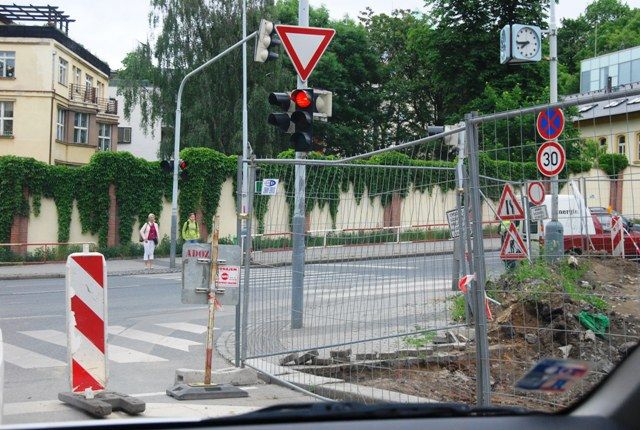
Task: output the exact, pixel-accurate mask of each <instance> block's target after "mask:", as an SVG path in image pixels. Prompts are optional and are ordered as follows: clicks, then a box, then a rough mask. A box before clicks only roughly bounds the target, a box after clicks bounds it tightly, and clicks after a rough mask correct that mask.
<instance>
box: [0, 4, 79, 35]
mask: <svg viewBox="0 0 640 430" xmlns="http://www.w3.org/2000/svg"><path fill="white" fill-rule="evenodd" d="M0 21H2V22H3V23H5V24H13V23H14V22H15V21H41V22H50V23H54V24H56V25H57V26H58V27H59V28H60V30H64V32H65V33H66V34H69V23H70V22H75V19H71V17H70V16H69V15H67V14H65V13H64V11H62V10H59V9H58V6H51V5H47V6H34V5H32V4H30V5H28V6H27V5H17V4H15V3H14V4H0Z"/></svg>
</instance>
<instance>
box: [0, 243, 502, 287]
mask: <svg viewBox="0 0 640 430" xmlns="http://www.w3.org/2000/svg"><path fill="white" fill-rule="evenodd" d="M484 243H485V246H484V248H485V251H499V250H500V239H499V238H486V239H484ZM452 252H453V241H451V240H436V241H428V242H401V243H380V244H372V245H350V246H343V245H338V246H327V247H313V248H307V249H306V253H305V262H306V263H331V262H340V261H359V260H371V259H379V258H400V257H408V256H421V255H438V254H451V253H452ZM292 254H293V252H292V250H291V249H285V250H265V251H254V252H252V253H251V257H252V259H251V263H252V265H256V266H271V267H275V266H286V265H290V264H291V259H292ZM154 266H155V267H154V268H153V270H146V269H145V268H144V262H143V261H142V259H141V258H138V259H126V260H116V259H114V260H107V273H108V274H109V276H124V275H139V274H149V273H150V274H158V273H179V272H181V271H182V259H181V258H180V257H177V258H176V268H175V269H171V268H169V258H167V257H165V258H156V259H155V260H154ZM65 272H66V267H65V263H64V262H52V263H40V264H38V263H35V264H34V263H30V264H16V265H0V280H9V279H38V278H64V276H65Z"/></svg>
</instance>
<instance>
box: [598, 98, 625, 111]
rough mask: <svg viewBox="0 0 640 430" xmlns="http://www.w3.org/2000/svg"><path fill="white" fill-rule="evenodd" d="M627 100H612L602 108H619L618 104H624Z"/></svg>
mask: <svg viewBox="0 0 640 430" xmlns="http://www.w3.org/2000/svg"><path fill="white" fill-rule="evenodd" d="M626 101H627V99H620V100H614V101H612V102H609V103H608V104H606V105H604V106H603V108H605V109H608V108H613V107H616V106H619V105H620V104H622V103H624V102H626Z"/></svg>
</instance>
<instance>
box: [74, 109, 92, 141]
mask: <svg viewBox="0 0 640 430" xmlns="http://www.w3.org/2000/svg"><path fill="white" fill-rule="evenodd" d="M88 134H89V114H87V113H81V112H76V117H75V120H74V122H73V143H87V142H88V140H87V135H88Z"/></svg>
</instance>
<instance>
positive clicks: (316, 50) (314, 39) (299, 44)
mask: <svg viewBox="0 0 640 430" xmlns="http://www.w3.org/2000/svg"><path fill="white" fill-rule="evenodd" d="M276 32H277V33H278V36H280V40H282V46H284V49H285V50H286V51H287V54H289V58H291V62H292V63H293V67H295V69H296V72H298V75H299V76H300V79H302V80H303V81H306V80H307V79H309V76H310V75H311V72H313V69H314V68H315V67H316V65H317V64H318V61H319V60H320V57H322V54H324V51H325V50H326V49H327V46H329V42H331V39H333V36H334V35H335V34H336V31H335V30H334V29H333V28H318V27H299V26H297V25H276Z"/></svg>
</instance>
